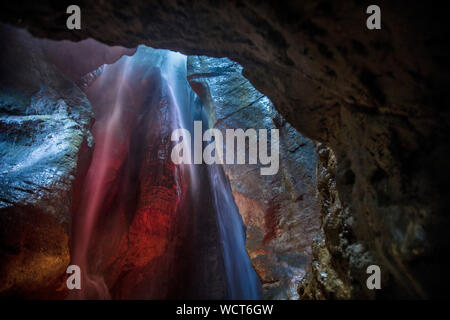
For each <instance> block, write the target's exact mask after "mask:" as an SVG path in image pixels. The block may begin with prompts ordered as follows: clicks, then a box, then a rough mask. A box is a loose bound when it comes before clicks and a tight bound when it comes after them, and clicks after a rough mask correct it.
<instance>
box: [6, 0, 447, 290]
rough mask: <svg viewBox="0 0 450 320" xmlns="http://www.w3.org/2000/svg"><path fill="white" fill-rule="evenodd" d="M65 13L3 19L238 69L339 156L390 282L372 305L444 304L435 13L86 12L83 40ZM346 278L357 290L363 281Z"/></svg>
mask: <svg viewBox="0 0 450 320" xmlns="http://www.w3.org/2000/svg"><path fill="white" fill-rule="evenodd" d="M68 4H69V3H67V2H65V1H58V2H52V3H51V4H47V3H35V2H32V1H29V2H28V1H26V2H23V3H22V2H21V3H18V2H3V3H2V4H1V6H0V19H1V21H3V22H8V23H12V24H14V25H17V26H22V27H25V28H27V29H29V30H30V31H31V32H32V33H33V34H35V35H37V36H41V37H48V38H54V39H72V40H73V39H84V38H87V37H93V38H95V39H97V40H99V41H101V42H104V43H107V44H109V45H119V44H120V45H124V46H127V47H135V46H136V45H137V44H140V43H143V44H146V45H149V46H152V47H158V48H167V49H172V50H178V51H182V52H184V53H187V54H196V55H200V54H201V55H209V56H221V57H223V56H226V57H228V58H231V59H233V60H235V61H237V62H239V63H240V64H241V65H242V66H243V67H244V71H243V72H244V75H245V76H246V77H247V78H248V79H249V80H250V81H251V83H252V84H253V85H254V86H255V87H256V88H257V89H258V90H259V91H260V92H261V93H263V94H265V95H266V96H268V97H269V98H270V99H271V101H273V103H274V104H275V106H276V108H277V110H278V111H279V112H280V114H282V115H283V116H284V117H285V118H286V120H287V121H288V122H289V123H291V124H292V125H293V126H294V127H295V128H296V129H298V130H299V131H300V132H301V133H302V134H304V135H305V136H307V137H309V138H312V139H315V140H318V141H321V142H324V143H325V144H326V145H328V146H329V147H331V148H332V150H333V151H334V153H335V155H336V159H337V170H336V184H337V189H338V191H339V198H340V201H341V203H342V205H343V207H345V208H348V214H349V216H350V217H352V219H353V226H352V230H353V233H354V237H355V242H357V243H359V244H361V246H362V247H363V248H364V250H367V252H368V253H369V254H370V255H371V256H373V258H374V261H375V262H376V263H377V264H379V265H380V266H381V269H382V270H383V274H384V275H385V276H386V280H385V282H383V287H384V289H383V290H381V291H379V292H377V297H442V296H448V290H447V288H446V284H445V283H444V281H442V275H443V274H446V272H447V270H448V267H449V265H448V264H447V263H445V261H444V260H443V257H446V256H448V254H449V252H448V251H449V250H448V248H449V238H448V236H447V235H446V234H447V229H448V227H449V216H448V214H447V199H448V198H449V189H448V188H447V187H446V185H447V182H448V180H449V176H448V170H447V169H446V168H447V167H448V157H447V155H448V154H449V151H450V150H449V146H450V144H449V138H448V136H449V135H448V127H449V109H448V108H447V107H446V106H447V105H448V104H449V100H448V95H447V94H446V91H447V86H446V84H447V83H449V73H448V72H444V70H447V69H448V61H449V59H448V51H447V49H446V48H445V45H446V43H447V39H448V34H449V33H448V29H449V28H448V22H447V18H446V12H447V11H446V10H444V8H443V7H441V4H440V3H433V4H432V5H431V4H430V3H427V2H414V3H413V2H411V1H408V2H406V1H395V2H393V1H378V5H379V6H380V7H381V8H382V29H381V30H379V31H369V30H367V29H366V28H365V19H366V17H367V15H366V14H365V9H366V8H367V6H368V5H369V4H371V3H369V2H367V1H348V2H331V1H326V0H316V1H307V2H306V1H302V2H299V1H282V2H280V1H275V2H265V1H258V2H256V1H249V2H247V1H245V2H244V1H223V2H219V3H216V2H214V3H213V2H210V1H196V2H190V1H189V2H188V1H175V0H173V1H164V2H149V1H144V0H142V1H131V0H130V1H120V2H117V1H111V2H107V3H106V2H96V3H92V2H88V1H80V2H79V5H80V6H81V8H82V10H83V21H82V29H81V30H80V31H69V30H67V29H66V28H65V19H66V17H67V15H66V14H65V9H66V7H67V5H68ZM339 223H341V224H342V223H343V221H340V222H339ZM327 241H328V240H327ZM330 241H335V240H332V239H330ZM330 245H335V244H333V243H331V244H330ZM349 270H350V272H351V273H352V277H353V279H354V281H353V284H354V286H358V287H359V288H360V290H358V292H362V290H363V288H364V286H365V279H366V275H364V272H363V270H360V269H358V272H355V270H356V269H355V268H350V269H349ZM347 280H350V279H349V278H348V279H347ZM351 297H354V296H351Z"/></svg>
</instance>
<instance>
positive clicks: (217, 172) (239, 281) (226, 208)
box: [208, 164, 261, 299]
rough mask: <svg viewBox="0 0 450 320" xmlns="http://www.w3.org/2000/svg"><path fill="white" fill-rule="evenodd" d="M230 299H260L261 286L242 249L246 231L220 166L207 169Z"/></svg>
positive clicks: (245, 252)
mask: <svg viewBox="0 0 450 320" xmlns="http://www.w3.org/2000/svg"><path fill="white" fill-rule="evenodd" d="M208 173H209V178H210V179H211V185H212V186H214V189H213V195H214V204H215V207H216V210H217V215H218V225H219V232H220V237H221V240H222V241H221V243H222V250H223V256H224V263H225V272H226V275H227V280H228V285H229V287H228V288H229V296H230V298H231V299H259V298H260V297H261V286H260V282H259V279H258V276H257V275H256V272H255V270H254V269H253V267H252V265H251V263H250V260H249V257H248V254H247V251H246V250H245V228H244V224H243V221H242V218H241V216H240V214H239V210H238V208H237V206H236V204H235V202H234V199H233V196H232V193H231V187H230V184H229V182H228V179H227V178H226V175H225V172H224V170H223V168H222V166H220V165H216V164H214V165H211V166H209V167H208Z"/></svg>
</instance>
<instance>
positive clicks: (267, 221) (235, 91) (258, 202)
mask: <svg viewBox="0 0 450 320" xmlns="http://www.w3.org/2000/svg"><path fill="white" fill-rule="evenodd" d="M188 79H189V83H190V84H191V86H192V88H193V89H194V90H195V91H196V92H197V94H198V95H199V97H200V98H201V100H202V102H203V104H204V106H205V110H206V113H207V114H208V119H209V122H210V125H211V126H213V127H215V128H218V129H220V130H221V131H222V133H224V134H225V132H226V131H225V130H226V129H235V128H243V129H244V130H245V129H247V128H254V129H272V128H273V129H275V128H276V129H279V130H280V141H281V145H280V169H279V171H278V173H277V174H275V175H270V176H263V175H261V174H260V170H259V167H261V165H260V164H258V165H249V164H244V165H228V164H227V165H224V169H225V172H226V174H227V176H228V178H229V179H230V183H231V187H232V190H233V196H234V200H235V202H236V204H237V206H238V208H239V212H240V214H241V215H242V218H243V220H244V223H245V226H246V235H247V244H246V247H247V251H248V253H249V255H250V258H251V261H252V264H253V266H254V268H255V270H256V271H257V273H258V275H259V276H260V278H261V281H262V283H263V288H264V297H265V298H269V299H295V298H298V296H297V283H298V281H299V279H300V278H301V277H302V276H303V275H304V274H305V269H307V267H308V264H309V262H310V258H311V243H312V239H313V237H314V236H315V235H316V234H317V233H318V230H319V214H318V206H317V199H316V176H315V171H316V164H317V156H316V151H315V146H314V143H313V142H312V141H311V140H309V139H307V138H305V137H303V136H302V135H300V134H299V133H298V132H297V131H296V130H295V129H294V128H292V126H291V125H290V124H289V123H287V122H286V120H284V119H283V118H282V117H281V116H280V114H279V113H278V112H277V111H276V110H275V108H274V106H273V104H272V103H271V102H270V100H269V99H268V98H267V97H265V96H264V95H263V94H261V93H260V92H259V91H258V90H256V89H255V88H254V87H253V86H252V85H251V84H250V82H249V81H248V80H247V79H245V78H244V77H243V76H242V67H241V66H240V65H239V64H237V63H235V62H232V61H230V60H229V59H226V58H223V59H218V58H209V57H198V56H191V57H189V58H188ZM225 148H226V146H225ZM245 151H246V153H248V145H246V150H245Z"/></svg>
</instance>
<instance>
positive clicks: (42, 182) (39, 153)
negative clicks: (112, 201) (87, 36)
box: [0, 25, 135, 298]
mask: <svg viewBox="0 0 450 320" xmlns="http://www.w3.org/2000/svg"><path fill="white" fill-rule="evenodd" d="M134 51H135V50H129V49H125V48H121V47H115V48H110V47H108V46H105V45H102V44H100V43H98V42H96V41H94V40H87V41H82V42H80V43H74V42H70V41H63V42H59V41H51V40H40V39H35V38H33V37H32V36H31V35H30V34H29V33H28V32H26V31H24V30H19V29H16V28H13V27H10V26H5V25H0V55H1V62H0V146H1V148H0V150H1V151H0V159H1V161H0V186H1V187H0V213H1V214H0V227H1V229H0V256H1V264H0V282H1V284H0V295H2V296H9V297H11V296H15V297H31V298H33V297H38V298H45V297H50V298H60V297H63V296H64V295H65V294H66V292H65V290H64V288H65V287H64V286H62V287H60V286H61V284H63V283H64V282H65V280H64V279H65V276H66V273H65V270H66V268H67V265H68V264H69V262H70V252H69V246H70V245H69V242H70V236H71V227H72V211H76V210H77V207H78V205H79V194H80V190H81V188H82V184H83V179H84V176H85V174H86V171H87V168H88V166H89V164H90V156H91V151H92V146H93V139H92V135H91V133H90V127H91V125H92V123H93V114H92V111H91V105H90V102H89V101H88V99H87V98H86V95H85V94H84V93H83V91H82V90H81V89H80V86H79V85H77V84H76V83H78V82H80V84H81V82H82V81H81V80H82V79H83V77H82V76H83V75H84V74H85V73H86V72H89V71H91V69H90V68H93V69H96V68H98V67H99V66H100V65H102V64H104V63H112V62H114V61H115V60H117V59H118V58H119V57H120V56H122V55H123V54H131V53H133V52H134ZM68 57H69V58H68ZM87 57H89V59H86V58H87ZM66 59H67V60H66ZM55 289H56V290H55Z"/></svg>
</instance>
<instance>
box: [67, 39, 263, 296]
mask: <svg viewBox="0 0 450 320" xmlns="http://www.w3.org/2000/svg"><path fill="white" fill-rule="evenodd" d="M186 75H187V70H186V56H184V55H181V54H179V53H174V52H170V51H166V50H154V49H151V48H147V47H143V46H141V47H139V48H138V50H137V52H136V53H135V55H133V56H132V57H126V56H124V57H122V58H121V59H120V60H119V61H117V62H116V63H114V64H113V65H107V66H104V67H103V70H102V72H101V73H100V75H99V76H98V78H97V79H96V80H95V81H94V82H93V83H92V84H91V86H90V87H89V88H88V89H87V95H88V98H89V100H90V101H91V102H92V105H93V107H94V113H95V117H96V123H95V125H94V128H93V135H94V138H95V150H94V153H93V156H92V161H91V165H90V168H89V170H88V173H87V176H86V179H85V183H84V190H83V192H82V194H81V201H80V205H79V210H78V211H77V212H76V216H75V217H74V236H73V242H72V264H77V265H79V266H80V268H81V269H82V274H83V278H82V279H83V284H84V285H83V289H82V290H81V293H80V294H78V295H77V296H73V298H110V297H113V298H114V297H118V298H121V297H122V298H123V297H125V298H130V297H139V298H166V297H173V298H189V297H197V298H231V299H257V298H259V296H260V283H259V280H258V278H257V276H256V273H255V271H254V270H253V268H252V266H251V264H250V261H249V258H248V255H247V253H246V250H245V230H244V226H243V222H242V219H241V217H240V215H239V212H238V210H237V207H236V205H235V203H234V199H233V196H232V193H231V188H230V185H229V183H228V181H227V178H226V176H225V174H224V171H223V168H222V167H221V166H218V165H213V166H207V165H205V164H203V165H187V164H186V165H178V166H175V165H174V164H173V163H172V162H171V159H170V150H171V148H172V146H173V142H172V141H170V138H171V132H172V131H173V130H174V129H178V128H184V129H187V130H188V131H189V132H190V133H191V136H193V122H194V120H201V119H202V118H203V119H204V118H205V115H204V114H202V107H201V104H200V102H199V99H198V98H197V97H196V95H195V93H194V92H193V90H192V89H191V88H190V86H189V84H188V81H187V79H186ZM204 123H205V121H204ZM188 138H189V137H186V136H183V140H184V141H185V139H188ZM216 242H217V245H216ZM185 265H188V266H185ZM183 284H185V285H183ZM183 286H185V287H189V289H185V291H182V289H181V287H183ZM171 288H172V289H171ZM221 288H223V289H221ZM221 292H223V293H221Z"/></svg>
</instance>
